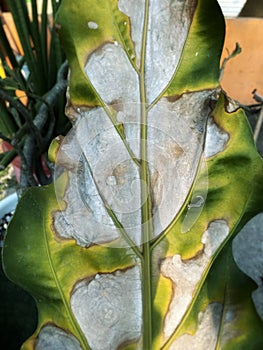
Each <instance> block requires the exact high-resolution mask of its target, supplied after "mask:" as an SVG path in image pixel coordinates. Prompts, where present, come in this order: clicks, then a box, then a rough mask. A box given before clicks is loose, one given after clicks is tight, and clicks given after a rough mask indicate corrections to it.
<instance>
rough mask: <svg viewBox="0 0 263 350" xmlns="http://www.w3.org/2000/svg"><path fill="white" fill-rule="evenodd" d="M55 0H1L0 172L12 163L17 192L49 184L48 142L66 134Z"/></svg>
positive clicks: (63, 69)
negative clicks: (18, 189) (16, 180)
mask: <svg viewBox="0 0 263 350" xmlns="http://www.w3.org/2000/svg"><path fill="white" fill-rule="evenodd" d="M60 2H61V1H60V0H42V1H39V0H31V1H27V0H6V1H5V2H2V8H3V9H5V10H6V9H8V10H9V13H5V12H3V11H2V10H1V13H0V18H1V26H0V58H1V68H0V138H1V139H2V140H3V144H2V148H3V151H4V152H2V153H1V155H0V170H3V169H5V168H6V167H7V166H8V165H9V164H10V163H11V162H13V164H14V165H15V169H16V176H17V179H18V181H19V183H20V186H21V188H22V189H24V188H26V187H27V186H35V185H38V184H40V185H45V184H48V183H50V182H51V181H52V169H51V167H52V165H51V164H50V163H49V161H48V159H47V156H46V155H47V150H48V147H49V145H50V142H51V140H52V139H53V138H54V137H56V136H57V135H59V134H65V133H66V132H67V131H68V130H69V127H70V126H69V122H68V120H67V118H66V116H65V113H64V108H65V102H66V101H65V91H66V86H67V81H66V76H67V70H68V67H67V62H66V60H65V56H64V54H63V52H62V50H61V47H60V43H59V38H58V35H57V33H56V28H55V25H54V20H53V19H54V16H55V14H56V11H57V9H58V7H59V5H60Z"/></svg>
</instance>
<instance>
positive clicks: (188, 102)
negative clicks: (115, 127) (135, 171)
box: [147, 92, 211, 236]
mask: <svg viewBox="0 0 263 350" xmlns="http://www.w3.org/2000/svg"><path fill="white" fill-rule="evenodd" d="M210 94H211V92H199V93H194V94H185V95H183V96H182V97H181V98H180V99H178V100H177V101H176V102H175V103H170V102H168V101H167V99H161V100H160V101H159V103H158V104H157V105H156V106H154V107H153V108H152V109H151V110H150V112H149V115H148V138H147V143H148V145H147V147H148V148H147V151H148V164H149V168H150V175H151V185H152V200H153V214H154V215H153V222H154V234H155V236H156V235H158V234H159V233H160V232H162V231H163V230H164V229H165V228H166V227H167V226H168V225H169V224H170V223H171V221H172V220H173V219H174V217H175V216H176V214H177V213H178V211H179V210H180V208H181V206H182V205H183V203H184V201H185V199H186V196H187V194H188V193H189V190H190V188H191V186H192V183H193V181H194V178H195V176H196V172H197V168H198V165H199V162H200V158H201V157H202V152H203V142H204V130H205V127H206V122H207V118H208V115H209V113H210V110H209V108H207V103H206V102H207V99H208V98H209V96H210ZM202 196H203V198H206V193H202Z"/></svg>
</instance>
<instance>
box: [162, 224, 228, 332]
mask: <svg viewBox="0 0 263 350" xmlns="http://www.w3.org/2000/svg"><path fill="white" fill-rule="evenodd" d="M228 233H229V227H228V225H227V223H226V222H225V221H223V220H215V221H213V222H211V223H210V225H209V227H208V229H207V230H206V231H205V232H204V234H203V236H202V239H201V241H202V243H203V244H204V250H203V252H202V254H200V255H198V256H197V257H195V258H193V259H190V260H187V261H183V260H182V259H181V256H180V255H178V254H177V255H174V256H173V257H169V258H166V259H165V260H164V261H163V263H162V265H161V273H162V274H163V275H164V276H165V277H167V278H170V279H171V280H172V282H173V285H174V295H173V298H172V300H171V303H170V307H169V311H168V313H167V316H166V319H165V325H164V334H165V337H166V338H168V337H169V336H170V335H171V334H172V333H173V331H174V330H175V329H176V327H177V326H178V325H179V323H180V321H181V320H182V317H183V316H184V314H185V312H186V311H187V308H188V306H189V305H190V303H191V301H192V299H193V294H194V291H195V289H196V287H197V285H198V283H199V282H200V279H201V278H202V275H203V273H204V272H205V270H206V268H207V267H208V265H209V263H210V261H211V258H212V257H213V255H214V254H215V252H216V251H217V249H218V248H219V247H220V245H221V244H222V242H223V241H224V240H225V238H226V237H227V235H228Z"/></svg>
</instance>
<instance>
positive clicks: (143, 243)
mask: <svg viewBox="0 0 263 350" xmlns="http://www.w3.org/2000/svg"><path fill="white" fill-rule="evenodd" d="M57 22H58V24H59V26H60V34H61V40H62V44H63V46H64V49H65V51H66V53H67V56H68V59H69V64H70V80H69V101H68V107H67V112H68V115H69V118H70V119H71V120H72V122H73V130H72V131H71V132H70V133H69V135H67V136H66V137H65V139H64V140H63V142H61V141H60V140H59V141H58V140H57V141H55V143H53V145H52V146H51V151H50V154H51V157H52V158H53V159H54V158H55V157H56V162H57V166H56V173H57V180H56V181H55V183H54V185H52V186H49V187H43V188H37V189H31V190H29V191H28V192H27V193H26V194H25V195H24V197H23V198H22V200H21V201H20V204H19V206H18V208H17V211H16V213H15V216H14V218H13V220H12V222H11V223H10V226H9V229H8V234H7V238H6V240H5V246H4V253H3V258H4V266H5V271H6V273H7V275H8V276H9V278H10V279H12V280H13V281H16V283H18V284H20V285H21V286H23V287H24V288H26V289H27V290H28V291H30V292H31V293H32V294H33V295H34V297H35V299H36V301H37V304H38V309H39V324H38V328H37V330H36V332H35V333H34V334H33V335H32V337H31V338H30V339H29V340H28V341H27V342H26V343H25V345H24V349H33V348H36V349H40V350H43V349H51V348H56V349H65V348H67V349H79V348H80V349H81V348H82V349H92V350H104V349H105V350H108V349H127V350H128V349H129V350H131V349H145V350H148V349H149V350H152V349H153V350H155V349H156V350H158V349H163V350H164V349H173V350H175V349H182V347H183V348H184V349H189V350H190V349H191V350H192V349H193V347H195V348H196V349H200V350H203V349H206V348H209V349H219V348H220V349H242V348H249V347H250V348H258V347H259V346H260V345H262V344H263V338H262V335H261V330H262V326H263V324H262V320H261V319H260V318H259V316H258V314H257V312H256V310H255V308H254V305H253V302H252V299H251V293H252V290H253V288H254V284H253V283H252V282H251V281H250V280H249V278H248V277H246V276H245V275H244V274H243V273H241V272H240V271H239V270H238V268H237V266H236V265H235V262H234V260H233V258H232V251H231V242H232V239H233V238H234V237H235V235H236V234H237V233H238V231H239V230H240V229H241V227H242V226H243V225H244V224H245V223H246V222H247V221H248V220H249V219H250V218H252V217H253V216H254V215H256V214H257V213H259V212H260V211H261V210H262V200H261V196H262V193H263V188H262V187H263V185H262V183H263V181H262V176H263V175H262V174H263V161H262V159H261V158H260V156H259V155H258V153H257V151H256V148H255V145H254V141H253V137H252V134H251V130H250V128H249V125H248V122H247V120H246V117H245V115H244V113H243V112H242V111H241V110H240V109H239V108H238V107H237V106H235V105H234V104H233V103H232V102H230V101H229V100H228V98H227V97H226V96H225V95H224V94H223V93H222V92H221V91H220V88H219V86H218V85H219V84H218V76H219V60H220V54H221V48H222V44H223V38H224V21H223V16H222V14H221V11H220V9H219V6H218V4H217V2H216V1H212V0H199V1H196V0H185V1H180V0H170V1H157V0H152V1H147V0H145V1H141V0H135V1H128V0H119V1H117V0H107V1H106V0H93V1H90V0H85V1H78V2H74V1H70V0H64V1H63V2H62V4H61V7H60V12H59V14H58V18H57ZM58 147H59V149H58ZM28 203H31V206H32V210H31V213H30V216H29V215H28ZM17 245H18V246H19V249H17ZM240 290H241V291H240Z"/></svg>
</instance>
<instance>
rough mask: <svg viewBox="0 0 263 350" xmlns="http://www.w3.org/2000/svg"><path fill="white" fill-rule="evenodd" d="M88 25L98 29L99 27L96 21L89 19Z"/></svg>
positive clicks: (90, 27)
mask: <svg viewBox="0 0 263 350" xmlns="http://www.w3.org/2000/svg"><path fill="white" fill-rule="evenodd" d="M88 27H89V29H98V28H99V25H98V23H96V22H93V21H89V22H88Z"/></svg>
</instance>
